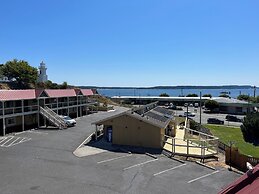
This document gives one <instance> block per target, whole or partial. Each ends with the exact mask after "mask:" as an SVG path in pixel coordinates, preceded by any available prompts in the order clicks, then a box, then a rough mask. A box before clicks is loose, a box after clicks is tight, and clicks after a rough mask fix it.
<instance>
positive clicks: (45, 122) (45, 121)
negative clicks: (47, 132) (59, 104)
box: [43, 98, 47, 127]
mask: <svg viewBox="0 0 259 194" xmlns="http://www.w3.org/2000/svg"><path fill="white" fill-rule="evenodd" d="M43 103H44V105H43V107H45V103H46V99H45V98H44V101H43ZM46 125H47V120H46V117H44V126H45V127H46Z"/></svg>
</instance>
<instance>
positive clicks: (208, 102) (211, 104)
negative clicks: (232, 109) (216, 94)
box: [205, 100, 219, 111]
mask: <svg viewBox="0 0 259 194" xmlns="http://www.w3.org/2000/svg"><path fill="white" fill-rule="evenodd" d="M205 107H206V108H208V109H209V110H211V111H213V110H215V109H217V108H219V103H218V102H217V101H215V100H206V101H205Z"/></svg>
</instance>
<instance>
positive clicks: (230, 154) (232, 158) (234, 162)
mask: <svg viewBox="0 0 259 194" xmlns="http://www.w3.org/2000/svg"><path fill="white" fill-rule="evenodd" d="M225 157H226V159H225V161H226V164H229V165H231V166H233V167H236V168H237V169H239V170H242V171H244V172H245V171H247V168H246V162H249V163H250V164H252V165H253V166H255V165H257V164H259V158H255V157H252V156H247V155H244V154H241V153H240V152H239V151H238V148H235V147H232V148H231V149H230V147H228V148H226V150H225Z"/></svg>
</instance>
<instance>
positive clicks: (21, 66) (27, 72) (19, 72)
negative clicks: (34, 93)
mask: <svg viewBox="0 0 259 194" xmlns="http://www.w3.org/2000/svg"><path fill="white" fill-rule="evenodd" d="M2 71H3V75H4V76H7V77H8V78H9V79H12V78H15V79H16V81H17V82H18V83H19V84H22V85H29V84H35V83H36V81H37V77H38V71H37V68H35V67H32V66H30V65H29V64H28V62H26V61H23V60H19V61H18V60H17V59H14V60H12V61H7V62H6V63H5V65H4V66H3V67H2Z"/></svg>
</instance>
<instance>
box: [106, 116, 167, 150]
mask: <svg viewBox="0 0 259 194" xmlns="http://www.w3.org/2000/svg"><path fill="white" fill-rule="evenodd" d="M103 124H104V125H105V126H106V127H107V126H112V143H113V144H119V145H130V146H139V147H150V148H161V147H162V143H161V140H162V138H163V137H164V136H163V135H164V129H160V128H159V127H156V126H153V125H151V124H148V123H145V122H143V121H141V120H138V119H136V118H133V117H130V116H128V115H123V116H120V117H117V118H114V119H111V120H109V121H106V122H104V123H103Z"/></svg>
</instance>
